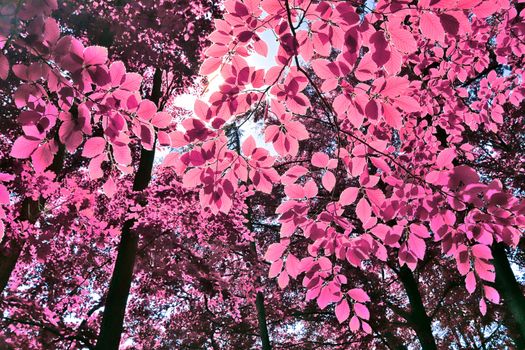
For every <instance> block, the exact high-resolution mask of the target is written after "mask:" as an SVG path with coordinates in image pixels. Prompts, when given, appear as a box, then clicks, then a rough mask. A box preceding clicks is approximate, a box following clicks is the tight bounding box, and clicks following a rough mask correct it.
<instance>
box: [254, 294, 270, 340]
mask: <svg viewBox="0 0 525 350" xmlns="http://www.w3.org/2000/svg"><path fill="white" fill-rule="evenodd" d="M255 305H256V306H257V320H258V322H259V333H261V342H262V350H271V349H272V345H271V343H270V337H269V336H268V327H267V325H266V310H265V309H264V295H263V294H262V293H261V292H257V299H256V300H255Z"/></svg>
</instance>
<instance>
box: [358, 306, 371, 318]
mask: <svg viewBox="0 0 525 350" xmlns="http://www.w3.org/2000/svg"><path fill="white" fill-rule="evenodd" d="M354 312H355V314H356V315H357V316H359V318H362V319H364V320H368V319H369V318H370V312H369V311H368V308H367V307H366V306H364V305H363V304H361V303H356V304H354Z"/></svg>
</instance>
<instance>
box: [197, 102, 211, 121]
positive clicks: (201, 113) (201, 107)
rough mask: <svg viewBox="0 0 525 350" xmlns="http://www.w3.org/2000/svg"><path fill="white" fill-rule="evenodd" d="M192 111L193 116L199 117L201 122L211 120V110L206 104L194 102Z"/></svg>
mask: <svg viewBox="0 0 525 350" xmlns="http://www.w3.org/2000/svg"><path fill="white" fill-rule="evenodd" d="M193 110H194V111H195V115H196V116H197V117H199V118H200V119H201V120H204V121H208V120H210V118H211V110H210V107H209V106H208V105H207V104H206V102H203V101H202V100H199V99H197V100H195V105H194V107H193Z"/></svg>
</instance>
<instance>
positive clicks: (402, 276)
mask: <svg viewBox="0 0 525 350" xmlns="http://www.w3.org/2000/svg"><path fill="white" fill-rule="evenodd" d="M398 277H399V280H400V281H401V283H402V284H403V286H404V287H405V290H406V293H407V296H408V300H409V302H410V308H411V311H410V318H411V323H412V328H413V329H414V331H415V332H416V335H417V338H418V339H419V342H420V343H421V348H422V349H423V350H437V346H436V340H435V339H434V335H433V334H432V320H431V319H430V317H428V315H427V313H426V311H425V306H424V305H423V300H422V299H421V294H420V293H419V289H418V283H417V281H416V279H415V278H414V274H413V273H412V271H411V270H410V269H409V268H408V267H407V266H406V265H404V266H403V267H401V269H400V270H399V272H398Z"/></svg>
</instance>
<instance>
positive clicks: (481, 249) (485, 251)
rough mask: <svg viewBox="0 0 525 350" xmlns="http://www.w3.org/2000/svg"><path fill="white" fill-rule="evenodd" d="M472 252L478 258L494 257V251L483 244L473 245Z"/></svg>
mask: <svg viewBox="0 0 525 350" xmlns="http://www.w3.org/2000/svg"><path fill="white" fill-rule="evenodd" d="M472 254H473V255H474V256H475V257H476V258H478V259H484V260H490V259H492V252H491V251H490V248H489V247H487V246H486V245H483V244H476V245H474V246H473V247H472Z"/></svg>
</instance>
